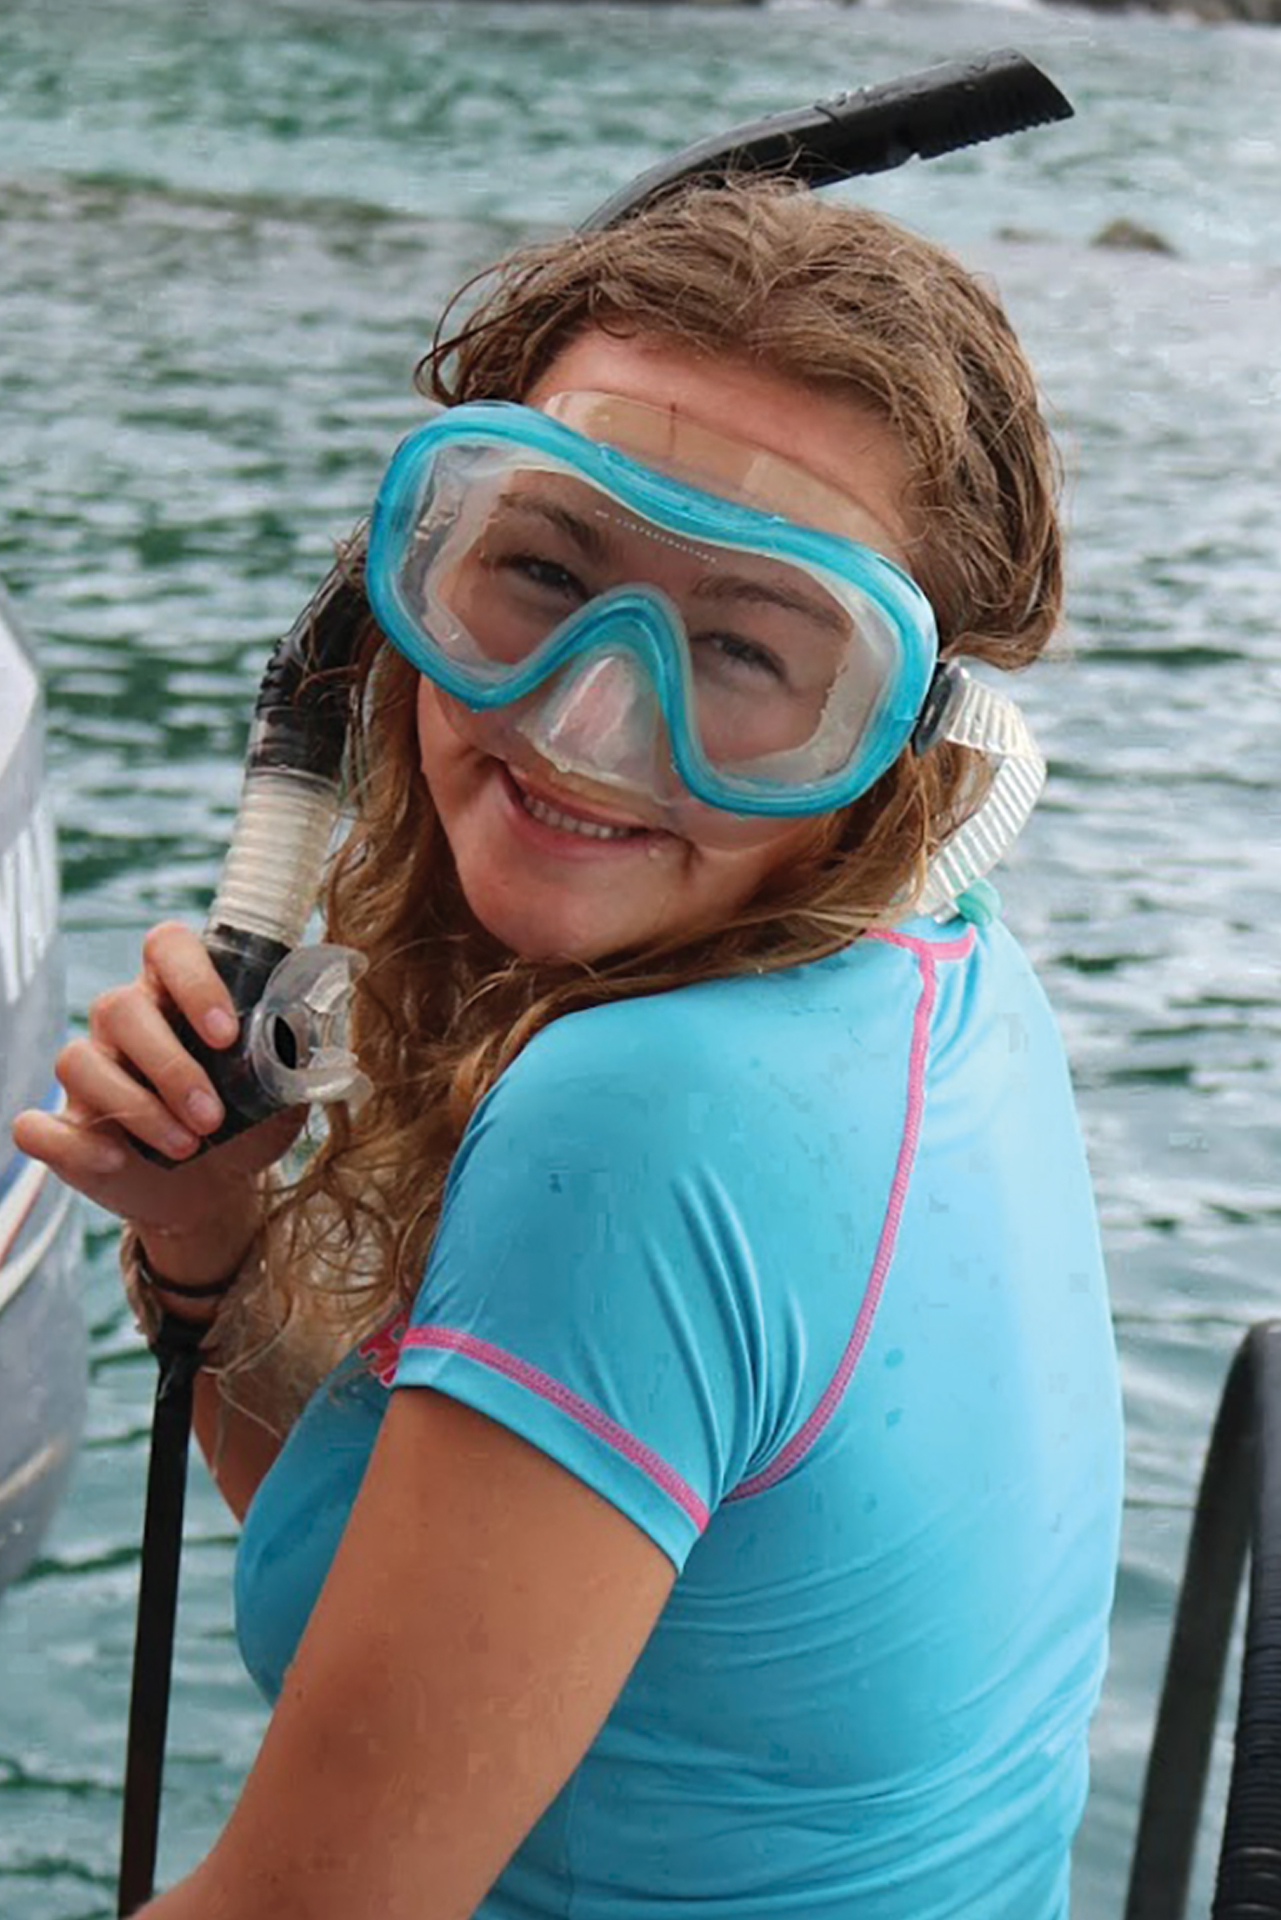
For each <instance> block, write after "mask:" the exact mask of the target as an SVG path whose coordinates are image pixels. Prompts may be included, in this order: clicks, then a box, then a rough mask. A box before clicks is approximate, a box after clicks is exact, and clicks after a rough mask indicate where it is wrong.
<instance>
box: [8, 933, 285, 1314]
mask: <svg viewBox="0 0 1281 1920" xmlns="http://www.w3.org/2000/svg"><path fill="white" fill-rule="evenodd" d="M166 1004H171V1005H172V1006H175V1007H176V1008H177V1009H178V1011H179V1012H180V1013H182V1014H184V1015H185V1016H186V1018H187V1020H188V1021H189V1022H190V1024H191V1026H192V1027H193V1028H194V1029H195V1030H196V1031H197V1032H198V1033H199V1034H201V1036H202V1037H203V1038H204V1039H205V1040H207V1041H208V1042H209V1044H210V1046H212V1047H215V1048H223V1047H228V1046H230V1045H231V1044H232V1042H233V1041H234V1040H235V1038H236V1035H237V1032H238V1023H237V1019H236V1014H235V1010H234V1008H233V1007H232V1004H231V998H230V996H229V994H228V992H227V989H226V987H225V986H224V985H223V983H222V981H221V979H220V978H219V976H218V974H217V972H216V970H215V968H214V966H213V963H212V961H211V960H210V958H209V955H208V954H207V953H206V951H205V949H204V946H203V945H202V944H201V941H200V939H199V938H198V936H197V935H196V934H194V933H193V932H192V931H191V930H190V928H188V927H184V926H180V925H178V924H177V923H175V922H173V921H166V922H164V923H162V924H161V925H160V926H157V927H153V928H152V929H151V931H150V933H149V934H148V935H147V937H146V940H145V941H144V943H143V964H142V971H141V973H140V974H139V976H138V978H137V979H136V980H134V981H132V982H130V984H129V985H128V986H123V987H113V988H111V989H110V990H109V991H108V992H106V993H102V994H99V996H98V998H97V999H96V1000H95V1001H94V1002H93V1004H92V1005H91V1007H90V1009H89V1033H88V1037H87V1038H86V1039H79V1040H72V1041H71V1042H69V1044H68V1045H67V1046H65V1047H64V1048H63V1049H62V1052H61V1053H60V1054H59V1055H58V1059H57V1064H56V1068H55V1071H56V1073H57V1077H58V1079H59V1080H60V1082H61V1083H62V1085H63V1087H65V1089H66V1092H67V1107H66V1110H65V1112H64V1113H63V1114H61V1115H57V1116H56V1115H53V1114H49V1113H44V1112H41V1111H39V1110H35V1109H29V1110H28V1111H27V1112H25V1113H22V1114H20V1115H19V1116H18V1118H17V1120H16V1121H15V1123H14V1128H13V1137H14V1141H15V1144H16V1145H17V1146H18V1148H19V1149H20V1151H21V1152H23V1153H26V1154H29V1155H30V1156H31V1157H32V1159H35V1160H43V1161H44V1162H45V1164H46V1165H47V1166H49V1167H50V1168H51V1169H52V1170H53V1172H54V1173H56V1174H57V1175H58V1177H59V1178H60V1179H62V1180H65V1181H66V1183H67V1185H68V1186H71V1187H76V1188H77V1189H78V1190H79V1191H80V1192H81V1193H84V1194H87V1195H88V1197H89V1198H90V1199H91V1200H95V1201H97V1203H98V1205H99V1206H102V1207H106V1208H107V1209H108V1211H109V1212H112V1213H117V1214H119V1215H121V1217H122V1218H124V1219H126V1220H130V1221H132V1222H133V1223H134V1225H135V1226H136V1227H137V1228H138V1230H139V1233H140V1235H141V1237H142V1240H143V1244H144V1247H145V1248H146V1250H147V1254H148V1257H149V1258H150V1259H151V1260H152V1261H153V1263H154V1264H155V1266H156V1267H157V1268H158V1269H159V1270H160V1271H162V1272H163V1273H164V1274H166V1275H167V1277H168V1278H170V1279H172V1280H181V1281H187V1282H198V1281H204V1280H212V1279H217V1278H220V1277H221V1276H222V1275H224V1274H226V1273H228V1272H230V1271H232V1270H233V1269H234V1268H235V1267H236V1266H237V1265H238V1264H239V1263H240V1261H241V1259H242V1258H243V1256H244V1254H245V1252H246V1250H247V1248H248V1246H249V1243H250V1241H251V1240H252V1239H253V1237H254V1234H255V1232H256V1230H257V1227H258V1223H259V1218H260V1208H261V1202H260V1198H259V1192H258V1184H257V1176H258V1175H259V1174H260V1173H261V1172H262V1171H263V1170H264V1169H265V1168H266V1167H269V1166H270V1165H271V1164H272V1163H273V1161H276V1160H278V1159H279V1158H280V1156H281V1154H283V1153H284V1152H285V1151H286V1149H287V1148H288V1146H289V1144H290V1142H291V1141H292V1140H293V1139H294V1137H295V1135H296V1134H297V1132H298V1129H299V1127H300V1125H301V1124H302V1119H303V1110H300V1109H294V1110H292V1111H291V1112H288V1113H282V1114H278V1115H275V1116H273V1118H272V1119H270V1120H268V1121H264V1122H263V1123H262V1125H260V1126H257V1127H254V1128H252V1129H250V1130H249V1131H248V1132H247V1133H243V1134H241V1135H240V1136H239V1137H238V1138H237V1139H235V1140H232V1141H229V1142H228V1143H227V1144H226V1145H225V1146H221V1147H216V1148H212V1149H211V1150H210V1151H209V1152H208V1153H205V1154H201V1155H200V1156H199V1157H198V1158H196V1159H195V1160H194V1161H193V1160H192V1158H191V1157H192V1155H194V1154H195V1153H196V1149H197V1147H198V1145H199V1142H200V1140H201V1138H202V1137H203V1136H204V1135H206V1134H210V1133H214V1132H216V1130H217V1128H218V1127H219V1126H220V1125H221V1123H222V1119H223V1107H222V1102H221V1101H220V1100H219V1098H218V1095H217V1094H216V1093H215V1091H214V1088H213V1086H212V1083H211V1082H210V1080H209V1077H208V1075H207V1074H206V1073H205V1071H204V1069H203V1068H202V1067H201V1066H200V1064H199V1062H198V1061H197V1060H195V1059H194V1058H193V1057H192V1055H191V1054H189V1053H188V1052H187V1050H186V1049H185V1048H184V1047H183V1046H182V1044H181V1042H180V1041H179V1040H178V1039H177V1037H176V1036H175V1034H174V1032H173V1029H172V1027H171V1026H170V1024H169V1021H168V1020H167V1019H166V1017H165V1013H164V1011H163V1008H164V1006H165V1005H166ZM144 1082H146V1084H144ZM138 1140H141V1141H145V1142H146V1143H147V1144H148V1145H149V1146H151V1147H156V1148H158V1149H159V1150H160V1151H161V1152H162V1153H164V1154H166V1155H167V1156H168V1157H169V1158H170V1159H171V1160H174V1161H176V1162H178V1163H179V1164H178V1165H176V1166H174V1167H172V1168H164V1167H159V1166H156V1165H154V1164H153V1163H152V1162H151V1161H149V1160H146V1159H144V1158H143V1157H142V1155H141V1154H138V1153H136V1152H134V1151H133V1143H134V1142H135V1141H138ZM184 1161H191V1164H190V1165H183V1164H181V1163H182V1162H184Z"/></svg>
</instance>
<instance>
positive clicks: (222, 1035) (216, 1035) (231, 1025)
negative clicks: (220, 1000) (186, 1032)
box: [200, 1007, 240, 1047]
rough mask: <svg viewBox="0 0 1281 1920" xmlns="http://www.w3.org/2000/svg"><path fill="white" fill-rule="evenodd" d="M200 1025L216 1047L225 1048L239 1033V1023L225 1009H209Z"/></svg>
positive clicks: (232, 1014)
mask: <svg viewBox="0 0 1281 1920" xmlns="http://www.w3.org/2000/svg"><path fill="white" fill-rule="evenodd" d="M200 1024H201V1026H202V1027H203V1028H204V1030H205V1035H206V1037H207V1038H208V1039H210V1040H212V1041H213V1043H214V1045H215V1046H216V1047H223V1046H226V1045H227V1044H228V1042H229V1041H232V1040H234V1039H235V1037H236V1035H237V1034H238V1033H239V1032H240V1022H239V1021H238V1020H237V1018H236V1016H235V1014H234V1013H228V1012H227V1009H226V1008H225V1007H210V1009H209V1011H208V1013H207V1014H205V1016H204V1018H203V1020H202V1021H201V1023H200Z"/></svg>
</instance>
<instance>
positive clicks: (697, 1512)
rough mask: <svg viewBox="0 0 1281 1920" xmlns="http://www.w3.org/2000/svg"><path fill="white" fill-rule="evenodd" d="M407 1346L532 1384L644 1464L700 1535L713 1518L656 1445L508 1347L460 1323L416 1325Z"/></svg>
mask: <svg viewBox="0 0 1281 1920" xmlns="http://www.w3.org/2000/svg"><path fill="white" fill-rule="evenodd" d="M402 1346H403V1347H405V1348H410V1347H427V1348H434V1349H443V1350H444V1351H446V1352H449V1353H461V1354H465V1355H466V1357H467V1358H468V1359H469V1360H476V1361H478V1362H479V1363H480V1365H481V1366H483V1367H492V1369H493V1371H494V1372H495V1373H501V1374H503V1375H504V1376H505V1377H506V1378H507V1379H508V1380H514V1381H515V1382H516V1383H517V1385H518V1386H522V1387H527V1388H528V1389H529V1391H530V1392H531V1393H536V1394H537V1395H538V1396H539V1398H540V1399H543V1400H549V1401H550V1402H551V1403H552V1405H553V1406H556V1407H559V1408H560V1410H561V1412H562V1413H567V1414H568V1415H569V1417H570V1419H571V1420H576V1421H577V1422H578V1424H579V1426H581V1427H586V1429H587V1431H588V1432H589V1433H593V1434H595V1436H596V1438H597V1439H598V1440H603V1441H604V1442H605V1444H606V1446H608V1447H613V1448H614V1450H615V1452H617V1453H621V1454H622V1456H623V1458H624V1459H625V1460H630V1462H631V1464H632V1465H633V1466H634V1467H639V1468H640V1470H641V1472H642V1473H644V1474H646V1475H648V1477H649V1478H650V1479H651V1480H652V1481H654V1483H655V1484H656V1485H657V1486H659V1487H661V1488H662V1490H663V1492H664V1493H665V1494H667V1495H668V1496H669V1498H670V1499H672V1500H674V1501H675V1502H676V1504H677V1506H678V1507H680V1508H681V1510H682V1511H683V1512H684V1513H686V1514H688V1515H689V1518H690V1519H691V1520H692V1521H693V1522H694V1525H695V1526H696V1527H697V1528H698V1530H699V1532H700V1533H701V1532H702V1531H703V1529H704V1527H706V1525H707V1522H708V1520H709V1518H710V1517H711V1516H710V1515H709V1513H708V1510H707V1507H706V1505H705V1503H704V1502H703V1501H702V1500H700V1499H699V1497H698V1495H697V1494H696V1493H695V1492H694V1490H693V1488H692V1487H690V1486H687V1485H686V1483H685V1481H684V1480H682V1479H681V1477H680V1475H679V1474H678V1473H677V1472H676V1471H675V1469H674V1468H672V1467H669V1466H668V1464H667V1462H666V1461H665V1460H664V1459H663V1458H662V1457H661V1455H659V1454H657V1453H655V1451H654V1449H653V1448H652V1447H647V1446H646V1445H645V1443H644V1441H643V1440H638V1439H637V1438H636V1436H635V1434H631V1433H628V1431H627V1429H626V1428H625V1427H620V1426H619V1424H618V1422H617V1421H616V1420H611V1419H610V1417H609V1415H608V1414H606V1413H602V1412H601V1410H600V1408H599V1407H594V1406H592V1404H591V1402H590V1401H589V1400H584V1399H582V1398H581V1397H580V1396H579V1395H578V1394H576V1393H573V1392H571V1391H570V1389H569V1388H568V1387H566V1386H562V1384H561V1382H560V1381H559V1380H553V1378H552V1376H551V1375H550V1374H549V1373H543V1372H542V1371H541V1370H540V1369H539V1368H538V1367H531V1366H530V1364H529V1362H528V1361H527V1360H518V1359H517V1358H516V1356H515V1354H512V1353H508V1352H507V1351H506V1349H505V1348H503V1347H496V1346H495V1345H494V1344H493V1343H492V1341H489V1340H480V1339H478V1338H477V1337H476V1335H475V1334H471V1333H462V1332H460V1331H459V1329H458V1328H456V1327H410V1328H409V1330H408V1332H407V1333H406V1334H405V1336H404V1340H403V1342H402Z"/></svg>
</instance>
